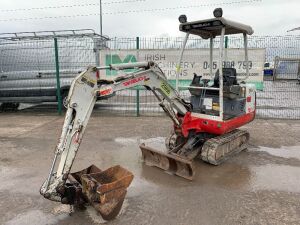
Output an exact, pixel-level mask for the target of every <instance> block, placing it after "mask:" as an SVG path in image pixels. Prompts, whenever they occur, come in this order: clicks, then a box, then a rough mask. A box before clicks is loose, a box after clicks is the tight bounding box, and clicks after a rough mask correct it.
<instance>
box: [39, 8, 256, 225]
mask: <svg viewBox="0 0 300 225" xmlns="http://www.w3.org/2000/svg"><path fill="white" fill-rule="evenodd" d="M222 14H223V12H222V9H220V8H218V9H215V10H214V16H215V17H214V18H212V19H207V20H199V21H193V22H187V18H186V16H185V15H181V16H180V17H179V21H180V25H179V29H180V31H182V32H184V33H186V36H185V40H184V42H183V43H184V44H183V47H182V49H181V53H180V56H179V64H178V65H180V62H181V61H182V58H183V53H184V49H185V46H186V43H187V40H188V38H189V35H197V36H199V37H201V38H203V39H209V40H210V59H209V61H210V65H212V64H213V40H214V38H216V37H219V38H220V45H219V59H218V65H219V69H217V71H216V73H215V74H213V68H212V66H211V67H210V76H211V78H212V79H204V78H202V76H198V75H197V74H194V78H193V80H192V82H191V85H190V86H188V90H189V92H190V94H191V97H190V101H185V100H184V99H183V98H182V97H180V95H179V93H178V91H177V87H178V83H176V88H174V87H173V86H172V85H170V84H169V83H168V80H167V78H166V76H165V74H164V73H163V71H162V70H161V69H160V68H159V66H158V65H157V64H156V63H155V62H152V61H149V62H136V63H124V64H111V65H109V66H103V67H88V68H87V69H86V70H85V71H84V72H82V73H81V74H79V75H78V76H77V77H76V78H75V79H74V81H73V82H72V84H71V87H70V90H69V94H68V98H67V111H66V116H65V121H64V125H63V128H62V133H61V136H60V138H59V142H58V144H57V147H56V150H55V156H54V159H53V162H52V166H51V169H50V173H49V176H48V178H47V179H46V181H45V182H44V183H43V185H42V187H41V189H40V193H41V194H42V195H43V196H44V197H45V198H47V199H50V200H52V201H58V202H61V203H63V204H69V205H79V206H80V205H85V204H87V203H88V204H90V205H92V206H93V207H94V208H95V209H96V210H97V211H98V212H100V214H101V215H102V217H103V218H104V219H105V220H111V219H113V218H115V217H116V216H117V215H118V213H119V211H120V209H121V207H122V204H123V201H124V198H125V195H126V192H127V187H128V186H129V185H130V183H131V181H132V179H133V174H132V173H131V172H130V171H128V170H126V169H125V168H122V167H121V166H114V167H111V168H109V169H107V170H104V171H102V170H101V169H99V168H98V167H96V166H95V165H92V166H90V167H88V168H86V169H83V170H81V171H78V172H75V173H71V167H72V164H73V162H74V159H75V156H76V153H77V151H78V148H79V145H80V143H81V141H82V137H83V134H84V131H85V129H86V126H87V123H88V120H89V118H90V115H91V113H92V110H93V107H94V105H95V103H96V101H98V100H99V101H101V100H102V99H107V98H110V97H112V96H114V95H115V93H116V92H118V91H120V90H124V89H129V88H133V87H136V86H144V87H145V88H146V89H147V90H150V91H152V92H153V94H154V96H155V97H156V98H157V99H158V102H159V105H160V106H161V108H162V109H163V110H164V111H165V113H166V114H167V115H168V116H169V117H170V119H171V120H172V121H173V124H174V125H173V131H172V133H171V135H170V136H169V137H167V138H166V149H167V151H165V152H162V151H159V150H157V149H154V148H152V147H149V146H147V145H145V144H141V145H140V149H141V151H142V157H143V159H144V162H145V163H146V165H150V166H155V167H159V168H161V169H163V170H166V171H168V172H171V173H173V174H175V175H178V176H181V177H184V178H186V179H189V180H192V179H193V177H194V174H195V171H194V169H193V163H192V162H193V159H194V158H196V157H197V158H200V159H202V160H203V161H205V162H208V163H210V164H213V165H219V164H220V163H222V162H223V161H224V160H226V159H228V158H229V157H230V156H232V155H233V154H236V153H238V152H240V151H242V150H243V149H245V148H246V147H247V142H248V140H249V133H248V132H247V131H243V130H239V129H238V128H240V127H241V126H243V125H245V124H247V123H249V122H251V121H252V120H253V119H254V118H255V109H256V95H255V87H253V86H251V85H250V84H247V83H245V81H244V80H245V79H246V78H247V77H248V76H249V66H248V50H247V35H251V34H252V33H253V30H252V28H251V27H250V26H247V25H244V24H241V23H237V22H233V21H230V20H227V19H225V18H223V17H222ZM232 34H242V35H243V39H244V50H245V63H246V75H245V77H243V78H239V77H237V72H236V69H235V68H226V67H224V66H220V65H224V64H223V62H224V46H223V45H224V35H232ZM220 67H221V68H220ZM104 69H110V70H117V71H124V70H126V69H134V70H133V71H134V72H131V73H124V74H123V75H121V76H118V77H116V78H115V79H114V80H107V79H101V76H100V71H101V70H104ZM179 72H180V68H178V76H179ZM58 159H60V161H59V163H58V165H57V161H58Z"/></svg>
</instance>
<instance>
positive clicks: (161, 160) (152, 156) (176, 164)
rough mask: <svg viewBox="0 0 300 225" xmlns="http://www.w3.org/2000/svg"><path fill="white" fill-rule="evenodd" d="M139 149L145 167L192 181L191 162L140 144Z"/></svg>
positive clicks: (192, 170) (192, 169)
mask: <svg viewBox="0 0 300 225" xmlns="http://www.w3.org/2000/svg"><path fill="white" fill-rule="evenodd" d="M140 149H141V151H142V157H143V160H144V162H145V164H146V165H147V166H155V167H158V168H160V169H163V170H165V171H167V172H169V173H172V174H175V175H177V176H180V177H183V178H185V179H188V180H193V178H194V175H195V172H194V168H193V163H192V161H190V160H188V159H186V158H183V157H181V156H178V155H176V154H175V153H171V154H169V153H164V152H161V151H158V150H155V149H153V148H151V147H148V146H145V144H141V145H140Z"/></svg>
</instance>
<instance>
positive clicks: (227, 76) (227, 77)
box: [214, 68, 238, 87]
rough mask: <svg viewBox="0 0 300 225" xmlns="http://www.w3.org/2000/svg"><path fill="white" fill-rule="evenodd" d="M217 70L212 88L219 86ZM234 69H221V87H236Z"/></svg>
mask: <svg viewBox="0 0 300 225" xmlns="http://www.w3.org/2000/svg"><path fill="white" fill-rule="evenodd" d="M219 81H220V78H219V69H218V70H217V72H216V75H215V78H214V87H219V86H220V82H219ZM237 84H238V83H237V79H236V69H235V68H223V85H224V86H232V85H237Z"/></svg>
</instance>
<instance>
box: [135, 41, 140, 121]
mask: <svg viewBox="0 0 300 225" xmlns="http://www.w3.org/2000/svg"><path fill="white" fill-rule="evenodd" d="M136 49H140V38H139V37H136ZM136 116H140V90H139V87H137V88H136Z"/></svg>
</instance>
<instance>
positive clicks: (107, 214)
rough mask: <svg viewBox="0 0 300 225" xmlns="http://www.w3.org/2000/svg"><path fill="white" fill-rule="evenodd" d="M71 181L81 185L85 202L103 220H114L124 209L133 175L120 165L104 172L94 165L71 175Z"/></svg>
mask: <svg viewBox="0 0 300 225" xmlns="http://www.w3.org/2000/svg"><path fill="white" fill-rule="evenodd" d="M69 177H70V176H69ZM71 179H76V180H77V181H78V182H79V183H80V185H81V192H82V198H84V201H85V202H88V203H90V204H91V205H92V206H93V207H94V208H95V209H96V210H97V211H98V212H99V213H100V214H101V216H102V217H103V219H105V220H112V219H114V218H115V217H116V216H117V215H118V214H119V212H120V210H121V208H122V205H123V201H124V199H125V196H126V193H127V187H128V186H129V185H130V183H131V181H132V179H133V174H132V173H131V172H130V171H128V170H126V169H124V168H123V167H121V166H119V165H118V166H114V167H111V168H109V169H107V170H104V171H101V170H100V169H99V168H98V167H96V166H94V165H92V166H90V167H88V168H86V169H84V170H82V171H79V172H76V173H73V174H71Z"/></svg>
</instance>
